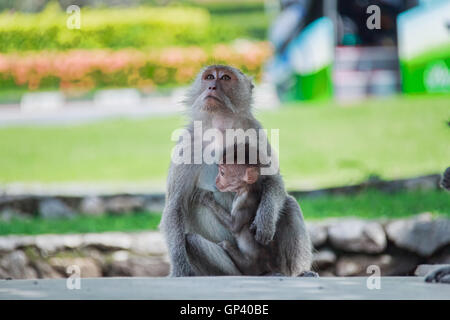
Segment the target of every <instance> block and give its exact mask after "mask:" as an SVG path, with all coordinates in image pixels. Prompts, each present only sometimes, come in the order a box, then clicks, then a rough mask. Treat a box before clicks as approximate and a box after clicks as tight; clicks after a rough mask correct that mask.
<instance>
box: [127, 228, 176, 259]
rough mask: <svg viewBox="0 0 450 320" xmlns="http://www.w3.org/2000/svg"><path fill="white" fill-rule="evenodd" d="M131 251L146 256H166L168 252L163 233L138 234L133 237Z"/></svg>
mask: <svg viewBox="0 0 450 320" xmlns="http://www.w3.org/2000/svg"><path fill="white" fill-rule="evenodd" d="M131 239H132V241H131V246H130V249H131V251H133V252H136V253H141V254H144V255H153V256H156V255H166V254H167V252H168V249H167V245H166V241H165V240H164V237H163V234H162V233H161V232H155V231H150V232H138V233H133V234H132V237H131Z"/></svg>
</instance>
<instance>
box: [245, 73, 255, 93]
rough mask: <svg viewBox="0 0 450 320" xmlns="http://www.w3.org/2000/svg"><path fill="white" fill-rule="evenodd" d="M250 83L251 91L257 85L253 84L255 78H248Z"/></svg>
mask: <svg viewBox="0 0 450 320" xmlns="http://www.w3.org/2000/svg"><path fill="white" fill-rule="evenodd" d="M247 79H248V82H250V90H253V88H254V87H255V85H254V84H253V77H252V76H247Z"/></svg>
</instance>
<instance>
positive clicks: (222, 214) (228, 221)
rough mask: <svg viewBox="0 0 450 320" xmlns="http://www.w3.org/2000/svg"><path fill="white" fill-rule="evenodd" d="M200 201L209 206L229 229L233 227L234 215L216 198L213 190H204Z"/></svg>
mask: <svg viewBox="0 0 450 320" xmlns="http://www.w3.org/2000/svg"><path fill="white" fill-rule="evenodd" d="M199 203H200V204H202V205H204V206H206V207H207V208H209V209H210V210H211V211H212V212H213V213H214V215H215V216H216V218H217V219H218V220H219V222H220V223H221V224H222V225H223V226H224V227H225V228H227V229H229V230H230V229H231V228H232V217H231V215H230V213H228V212H227V211H226V210H225V209H224V208H223V207H222V206H221V205H220V204H219V203H218V202H217V201H216V199H215V198H214V195H213V194H212V192H202V195H200V196H199Z"/></svg>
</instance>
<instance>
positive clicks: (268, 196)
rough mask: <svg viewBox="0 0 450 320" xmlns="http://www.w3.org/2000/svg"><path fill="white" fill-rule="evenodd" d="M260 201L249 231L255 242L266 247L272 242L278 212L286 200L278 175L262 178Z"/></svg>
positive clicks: (281, 181)
mask: <svg viewBox="0 0 450 320" xmlns="http://www.w3.org/2000/svg"><path fill="white" fill-rule="evenodd" d="M261 185H262V191H261V201H260V203H259V206H258V210H257V211H256V216H255V219H254V221H253V223H252V225H251V227H250V230H252V231H253V232H255V240H256V241H258V242H259V243H261V244H263V245H266V244H268V243H269V242H270V241H272V239H273V237H274V235H275V229H276V225H277V221H278V218H279V216H280V210H281V209H282V208H283V205H284V201H285V199H286V192H285V190H284V183H283V179H282V178H281V176H280V175H279V174H275V175H267V176H264V181H262V183H261Z"/></svg>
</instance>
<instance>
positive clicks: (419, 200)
mask: <svg viewBox="0 0 450 320" xmlns="http://www.w3.org/2000/svg"><path fill="white" fill-rule="evenodd" d="M300 205H301V207H302V210H303V214H304V216H305V219H307V220H317V219H323V218H330V217H351V216H354V217H361V218H400V217H406V216H410V215H414V214H418V213H422V212H432V213H433V214H435V215H443V216H447V217H449V218H450V201H449V195H448V193H446V192H444V191H422V192H421V191H416V192H398V193H395V195H392V194H387V193H383V192H380V191H373V190H372V191H365V192H362V193H360V194H357V195H355V196H323V197H316V198H313V197H305V198H302V199H300ZM160 217H161V215H160V214H154V213H153V214H151V213H134V214H127V215H119V216H117V215H103V216H99V217H89V216H77V217H75V218H73V219H58V220H48V219H40V218H34V219H29V220H13V221H11V222H0V235H7V234H44V233H85V232H104V231H141V230H156V229H157V226H158V224H159V221H160Z"/></svg>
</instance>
